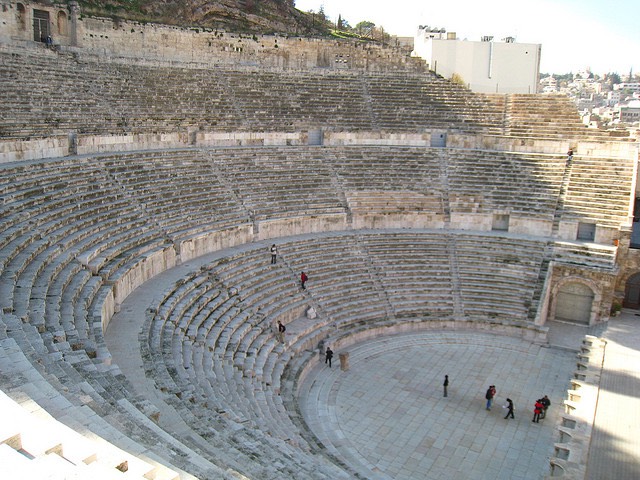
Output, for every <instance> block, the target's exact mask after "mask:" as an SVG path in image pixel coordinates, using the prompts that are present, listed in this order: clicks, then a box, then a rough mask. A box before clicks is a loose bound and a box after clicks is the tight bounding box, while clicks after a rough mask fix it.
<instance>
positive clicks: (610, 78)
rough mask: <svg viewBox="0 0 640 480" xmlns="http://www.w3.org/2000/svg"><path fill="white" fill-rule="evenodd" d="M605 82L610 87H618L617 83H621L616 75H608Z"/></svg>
mask: <svg viewBox="0 0 640 480" xmlns="http://www.w3.org/2000/svg"><path fill="white" fill-rule="evenodd" d="M607 80H608V81H609V83H610V84H611V85H618V84H619V83H622V80H621V79H620V75H618V74H617V73H608V74H607Z"/></svg>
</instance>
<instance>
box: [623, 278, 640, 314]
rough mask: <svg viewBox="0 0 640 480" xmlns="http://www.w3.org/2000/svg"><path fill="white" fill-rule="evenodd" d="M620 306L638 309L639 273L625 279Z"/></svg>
mask: <svg viewBox="0 0 640 480" xmlns="http://www.w3.org/2000/svg"><path fill="white" fill-rule="evenodd" d="M622 306H624V307H625V308H635V309H640V273H635V274H633V275H631V276H630V277H629V278H628V279H627V282H626V283H625V285H624V300H623V302H622Z"/></svg>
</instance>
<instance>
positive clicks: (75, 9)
mask: <svg viewBox="0 0 640 480" xmlns="http://www.w3.org/2000/svg"><path fill="white" fill-rule="evenodd" d="M79 13H80V7H79V6H78V2H76V1H75V0H72V1H71V2H69V45H71V46H72V47H77V46H78V14H79Z"/></svg>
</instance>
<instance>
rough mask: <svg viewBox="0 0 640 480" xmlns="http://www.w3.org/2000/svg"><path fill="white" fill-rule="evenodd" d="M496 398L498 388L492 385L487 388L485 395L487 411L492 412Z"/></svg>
mask: <svg viewBox="0 0 640 480" xmlns="http://www.w3.org/2000/svg"><path fill="white" fill-rule="evenodd" d="M495 396H496V386H495V385H491V386H489V388H487V392H486V393H485V394H484V398H486V399H487V406H486V408H487V410H491V405H492V404H493V397H495Z"/></svg>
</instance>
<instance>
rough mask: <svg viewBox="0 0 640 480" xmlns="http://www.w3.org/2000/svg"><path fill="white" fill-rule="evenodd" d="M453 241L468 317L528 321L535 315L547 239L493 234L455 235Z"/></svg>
mask: <svg viewBox="0 0 640 480" xmlns="http://www.w3.org/2000/svg"><path fill="white" fill-rule="evenodd" d="M450 241H451V243H452V247H453V248H454V251H455V257H456V264H457V277H458V279H457V280H458V282H459V288H460V302H461V307H462V311H463V312H464V316H465V317H467V318H469V319H478V318H479V319H483V318H486V317H487V316H488V317H489V318H494V319H499V320H506V321H515V322H526V321H527V319H528V318H532V317H533V316H534V315H533V313H532V312H531V309H532V307H533V306H534V302H533V293H534V289H533V288H532V286H533V285H536V283H537V280H538V278H539V277H540V274H541V272H540V270H541V268H543V256H544V248H545V245H546V243H545V242H540V241H534V240H526V239H514V240H513V241H510V240H506V239H505V238H501V237H497V236H491V235H486V236H483V237H481V238H478V237H476V238H473V237H467V236H464V235H456V236H453V237H452V238H451V240H450Z"/></svg>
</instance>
